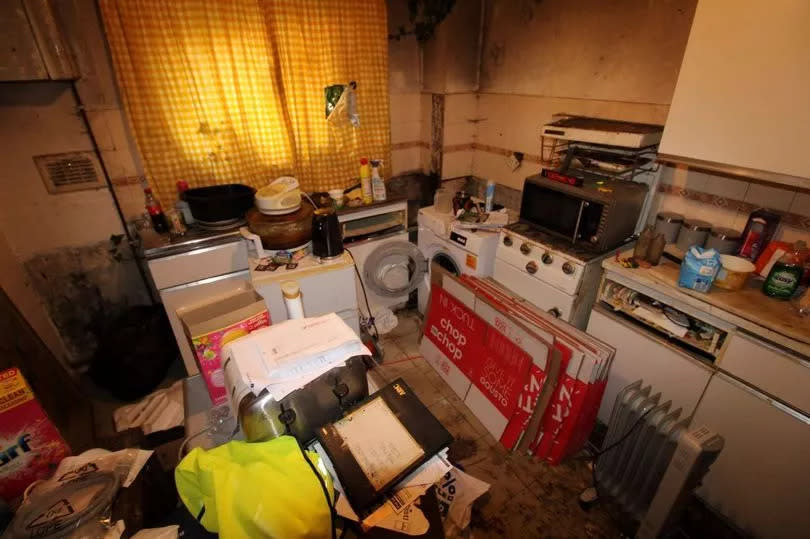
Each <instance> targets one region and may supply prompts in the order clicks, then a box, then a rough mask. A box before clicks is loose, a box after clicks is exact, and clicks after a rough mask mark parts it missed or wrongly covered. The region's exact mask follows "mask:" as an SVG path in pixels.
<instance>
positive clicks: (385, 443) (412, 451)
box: [334, 397, 425, 490]
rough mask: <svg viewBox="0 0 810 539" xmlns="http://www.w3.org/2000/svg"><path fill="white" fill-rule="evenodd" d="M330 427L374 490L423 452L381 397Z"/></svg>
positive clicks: (378, 488) (387, 481) (390, 479)
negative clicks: (333, 427) (341, 440)
mask: <svg viewBox="0 0 810 539" xmlns="http://www.w3.org/2000/svg"><path fill="white" fill-rule="evenodd" d="M334 426H335V430H336V431H337V433H338V434H339V435H340V437H341V438H343V443H345V444H346V446H347V447H348V448H349V451H351V453H352V456H354V458H355V460H356V461H357V463H358V464H359V465H360V469H361V470H363V473H364V474H365V475H366V478H367V479H368V480H369V482H370V483H371V485H372V486H373V487H374V489H375V490H380V489H381V488H382V487H384V486H385V485H386V484H387V483H389V482H390V481H392V480H393V479H394V478H395V477H396V476H397V475H399V474H400V473H401V472H402V471H403V470H405V468H407V467H408V466H410V465H411V464H413V463H414V462H416V461H417V460H419V459H420V458H422V457H423V456H424V454H425V452H424V450H423V449H422V447H421V446H420V445H419V444H418V443H416V440H414V439H413V436H411V433H410V432H408V429H406V428H405V426H404V425H403V424H402V422H400V420H399V419H397V416H395V415H394V412H392V411H391V408H389V407H388V404H386V402H385V400H383V398H382V397H377V398H375V399H372V400H371V401H369V402H368V403H366V404H365V405H363V406H362V407H360V408H358V409H357V410H355V411H354V412H352V413H351V414H350V415H348V416H346V417H344V418H343V419H341V420H339V421H337V422H335V424H334Z"/></svg>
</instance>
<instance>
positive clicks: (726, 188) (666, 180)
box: [651, 166, 810, 243]
mask: <svg viewBox="0 0 810 539" xmlns="http://www.w3.org/2000/svg"><path fill="white" fill-rule="evenodd" d="M763 207H764V208H769V209H772V210H776V211H778V212H779V213H781V214H782V223H781V226H780V227H779V231H778V232H777V236H776V238H777V239H781V240H784V241H796V240H799V239H803V240H805V241H808V242H809V243H810V193H807V192H804V191H799V190H797V189H794V188H789V187H784V186H777V185H772V184H764V183H757V182H750V181H746V180H742V179H739V178H731V177H726V176H720V175H717V174H713V173H708V172H702V171H699V170H692V169H688V168H686V167H683V166H679V167H669V166H665V167H664V168H663V169H662V171H661V184H660V185H659V189H658V196H657V197H656V199H655V204H654V206H653V209H652V213H651V218H652V217H653V216H654V215H655V214H656V213H657V212H659V211H674V212H677V213H680V214H683V215H684V216H686V217H692V218H696V219H702V220H704V221H708V222H710V223H712V224H714V225H717V226H724V227H729V228H733V229H735V230H740V231H741V230H742V229H743V228H744V227H745V223H746V221H747V220H748V215H749V214H750V213H751V212H752V211H754V210H755V209H757V208H763Z"/></svg>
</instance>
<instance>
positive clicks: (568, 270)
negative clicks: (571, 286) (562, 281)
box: [562, 262, 574, 275]
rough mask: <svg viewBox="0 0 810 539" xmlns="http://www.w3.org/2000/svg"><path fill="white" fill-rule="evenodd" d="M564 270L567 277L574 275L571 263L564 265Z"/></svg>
mask: <svg viewBox="0 0 810 539" xmlns="http://www.w3.org/2000/svg"><path fill="white" fill-rule="evenodd" d="M562 270H563V273H565V274H566V275H571V274H572V273H574V266H573V265H572V264H571V263H570V262H566V263H565V264H563V265H562Z"/></svg>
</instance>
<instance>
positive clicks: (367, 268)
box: [363, 240, 427, 298]
mask: <svg viewBox="0 0 810 539" xmlns="http://www.w3.org/2000/svg"><path fill="white" fill-rule="evenodd" d="M426 271H427V261H426V260H425V257H424V256H423V255H422V253H421V252H420V251H419V248H418V247H417V246H416V245H414V244H413V243H411V242H409V241H404V240H403V241H392V242H388V243H383V244H382V245H380V246H379V247H377V248H376V249H374V250H373V251H371V253H369V255H368V257H366V260H365V262H363V281H364V282H365V284H366V286H368V287H369V288H370V289H371V291H372V292H374V293H375V294H378V295H380V296H383V297H387V298H395V297H400V296H406V295H408V294H410V293H411V292H412V291H413V290H416V288H417V287H418V286H419V283H420V282H421V281H422V277H423V276H424V274H425V272H426Z"/></svg>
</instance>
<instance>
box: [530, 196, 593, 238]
mask: <svg viewBox="0 0 810 539" xmlns="http://www.w3.org/2000/svg"><path fill="white" fill-rule="evenodd" d="M580 212H581V213H580ZM601 217H602V205H601V204H598V203H595V202H585V201H583V200H582V199H580V198H577V197H575V196H572V195H570V194H568V193H564V192H560V191H556V190H554V189H549V188H547V187H545V186H542V185H537V184H534V183H530V182H526V184H525V185H524V187H523V197H522V199H521V206H520V218H521V220H524V221H528V222H530V223H532V224H534V225H537V226H540V227H542V228H544V229H546V230H548V231H549V232H553V233H555V234H557V235H559V236H562V237H564V238H567V239H569V240H572V239H573V238H574V232H575V231H576V235H577V237H576V241H579V240H581V239H584V240H585V241H590V238H591V236H594V235H596V233H597V231H598V229H599V220H600V219H601ZM577 223H579V226H577Z"/></svg>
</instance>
